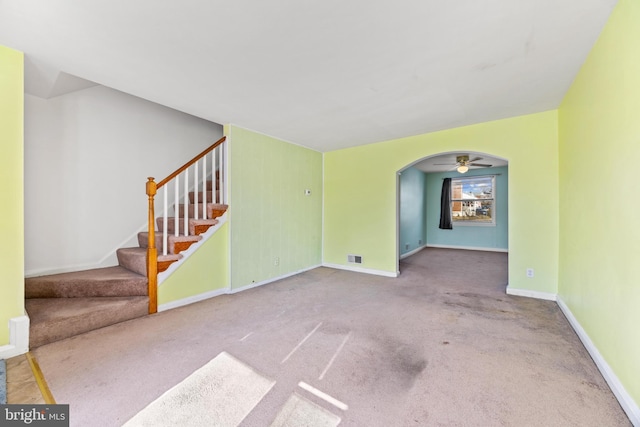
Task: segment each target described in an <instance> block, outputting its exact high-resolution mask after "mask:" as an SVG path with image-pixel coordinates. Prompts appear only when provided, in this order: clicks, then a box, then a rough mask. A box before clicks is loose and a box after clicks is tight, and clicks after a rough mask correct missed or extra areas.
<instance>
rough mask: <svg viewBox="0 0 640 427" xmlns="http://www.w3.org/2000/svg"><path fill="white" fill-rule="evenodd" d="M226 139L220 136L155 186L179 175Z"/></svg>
mask: <svg viewBox="0 0 640 427" xmlns="http://www.w3.org/2000/svg"><path fill="white" fill-rule="evenodd" d="M226 139H227V137H226V136H223V137H222V138H220V139H219V140H218V141H216V143H215V144H213V145H212V146H211V147H209V148H207V149H206V150H204V151H203V152H202V153H200V154H198V155H197V156H195V157H194V158H193V159H191V160H189V161H188V162H187V163H185V164H184V165H183V166H182V167H180V168H179V169H177V170H176V171H175V172H174V173H172V174H171V175H169V176H168V177H166V178H165V179H163V180H162V181H160V182H159V183H158V184H157V185H156V188H160V187H162V186H163V185H165V184H166V183H167V182H169V181H171V180H172V179H173V178H175V177H176V176H178V175H180V174H181V173H182V172H184V171H185V170H186V169H187V168H188V167H189V166H191V165H192V164H194V163H195V162H197V161H198V160H200V159H201V158H203V157H204V156H206V155H207V154H209V153H210V152H212V151H213V150H214V149H215V148H216V147H217V146H219V145H220V144H222V143H223V142H224V141H225V140H226Z"/></svg>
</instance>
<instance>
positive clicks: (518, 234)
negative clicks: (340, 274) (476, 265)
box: [323, 111, 558, 294]
mask: <svg viewBox="0 0 640 427" xmlns="http://www.w3.org/2000/svg"><path fill="white" fill-rule="evenodd" d="M557 124H558V123H557V111H549V112H545V113H539V114H533V115H528V116H521V117H515V118H510V119H504V120H498V121H493V122H487V123H481V124H477V125H472V126H465V127H461V128H456V129H450V130H445V131H441V132H434V133H430V134H425V135H418V136H413V137H409V138H402V139H397V140H392V141H386V142H381V143H377V144H370V145H364V146H359V147H353V148H348V149H343V150H337V151H332V152H329V153H326V154H325V159H324V162H325V172H324V173H325V181H324V199H325V204H324V258H323V261H324V262H325V263H328V264H340V265H344V266H345V267H347V268H348V267H349V264H348V263H347V260H346V257H347V254H355V255H362V256H363V264H362V265H361V267H362V268H365V269H370V270H377V271H381V272H386V273H390V274H393V273H395V272H396V271H397V259H398V249H397V236H396V233H397V231H396V227H397V225H396V224H397V209H396V200H397V198H396V197H397V194H396V191H397V189H396V174H397V172H398V171H400V170H401V169H403V168H405V167H406V166H408V165H410V164H413V163H414V162H415V161H416V160H418V159H422V158H424V157H428V156H432V155H435V154H438V153H443V152H452V151H463V152H464V151H474V152H481V153H487V154H492V155H495V156H498V157H502V158H505V159H507V160H508V161H509V231H510V233H509V286H510V287H511V288H514V289H523V290H531V291H537V292H544V293H551V294H555V293H556V292H557V278H558V127H557ZM527 268H534V269H535V277H533V278H527V277H526V269H527Z"/></svg>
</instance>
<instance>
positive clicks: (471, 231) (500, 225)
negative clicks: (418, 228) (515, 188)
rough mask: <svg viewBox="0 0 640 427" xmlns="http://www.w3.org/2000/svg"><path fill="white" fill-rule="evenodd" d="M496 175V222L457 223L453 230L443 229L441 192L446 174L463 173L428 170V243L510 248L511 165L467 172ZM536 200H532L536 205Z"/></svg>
mask: <svg viewBox="0 0 640 427" xmlns="http://www.w3.org/2000/svg"><path fill="white" fill-rule="evenodd" d="M494 174H500V175H498V176H496V188H495V190H494V191H495V194H496V202H495V203H496V225H495V226H487V225H479V226H469V225H465V226H456V225H455V223H454V225H453V230H441V229H439V228H438V225H439V223H440V194H441V192H442V180H443V179H444V178H457V177H460V176H461V175H460V174H459V173H457V172H455V171H453V172H444V173H429V174H426V187H427V203H426V206H427V245H444V246H464V247H477V248H492V249H505V250H506V249H508V247H509V246H508V237H509V222H508V209H507V208H508V205H509V203H508V194H509V191H508V190H509V189H508V181H509V179H508V178H509V175H508V167H506V166H505V167H500V168H486V169H473V170H470V171H469V172H467V173H466V174H464V176H476V175H494ZM533 206H534V204H532V208H533Z"/></svg>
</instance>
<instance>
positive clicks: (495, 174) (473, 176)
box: [442, 173, 502, 181]
mask: <svg viewBox="0 0 640 427" xmlns="http://www.w3.org/2000/svg"><path fill="white" fill-rule="evenodd" d="M498 175H502V174H501V173H492V174H491V175H467V176H466V177H465V176H463V177H458V176H448V177H447V178H452V179H453V178H486V177H488V176H498ZM447 178H442V180H443V181H444V180H445V179H447Z"/></svg>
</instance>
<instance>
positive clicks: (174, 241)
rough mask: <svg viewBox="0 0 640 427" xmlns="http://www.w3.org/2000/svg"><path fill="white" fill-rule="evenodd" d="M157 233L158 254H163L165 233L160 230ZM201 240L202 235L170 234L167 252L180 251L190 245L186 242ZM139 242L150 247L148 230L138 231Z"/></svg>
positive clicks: (142, 246) (142, 245) (174, 252)
mask: <svg viewBox="0 0 640 427" xmlns="http://www.w3.org/2000/svg"><path fill="white" fill-rule="evenodd" d="M155 234H156V248H157V249H158V254H161V253H162V248H163V247H164V242H163V240H162V239H163V236H162V235H163V233H162V232H161V231H158V232H156V233H155ZM200 240H202V236H185V235H178V236H176V235H174V234H169V235H168V236H167V252H168V253H169V254H176V253H180V252H181V251H183V250H185V249H186V248H188V247H189V245H185V244H187V243H195V242H198V241H200ZM138 244H139V245H140V247H141V248H145V249H146V248H148V247H149V233H148V232H146V231H144V232H140V233H138ZM185 246H186V248H185Z"/></svg>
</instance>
